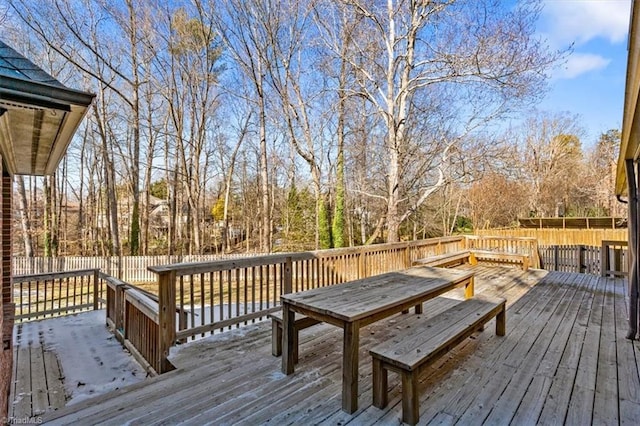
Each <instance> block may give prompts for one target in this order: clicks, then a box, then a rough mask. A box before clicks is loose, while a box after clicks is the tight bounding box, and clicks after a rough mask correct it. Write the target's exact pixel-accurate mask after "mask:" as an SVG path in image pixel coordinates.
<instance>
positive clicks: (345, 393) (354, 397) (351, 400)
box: [342, 321, 360, 414]
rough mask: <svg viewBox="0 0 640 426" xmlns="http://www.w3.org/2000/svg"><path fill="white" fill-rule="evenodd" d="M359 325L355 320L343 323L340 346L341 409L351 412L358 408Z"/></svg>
mask: <svg viewBox="0 0 640 426" xmlns="http://www.w3.org/2000/svg"><path fill="white" fill-rule="evenodd" d="M359 347H360V325H359V324H358V322H357V321H355V322H350V323H346V324H345V325H344V342H343V348H342V409H343V410H344V411H346V412H347V413H349V414H351V413H353V412H355V411H356V410H357V409H358V351H359Z"/></svg>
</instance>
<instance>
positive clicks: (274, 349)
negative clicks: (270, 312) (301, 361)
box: [271, 321, 300, 364]
mask: <svg viewBox="0 0 640 426" xmlns="http://www.w3.org/2000/svg"><path fill="white" fill-rule="evenodd" d="M299 333H300V330H298V329H297V328H296V327H294V331H293V363H294V364H297V363H298V339H299V337H298V334H299ZM271 355H273V356H280V355H282V324H281V323H279V322H278V321H272V322H271Z"/></svg>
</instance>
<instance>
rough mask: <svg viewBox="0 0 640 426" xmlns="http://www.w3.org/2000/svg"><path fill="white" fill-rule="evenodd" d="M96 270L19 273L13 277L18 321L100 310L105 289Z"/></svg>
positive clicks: (103, 300)
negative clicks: (33, 273)
mask: <svg viewBox="0 0 640 426" xmlns="http://www.w3.org/2000/svg"><path fill="white" fill-rule="evenodd" d="M98 272H99V271H98V270H97V269H82V270H76V271H67V272H58V273H51V274H35V275H17V276H14V277H13V278H12V279H13V300H14V303H15V305H16V311H15V319H16V321H27V320H35V319H43V318H50V317H54V316H59V315H66V314H70V313H77V312H82V311H87V310H91V309H100V308H101V306H102V304H103V303H104V302H105V297H106V294H105V288H104V286H103V285H102V282H101V281H100V280H99V279H98Z"/></svg>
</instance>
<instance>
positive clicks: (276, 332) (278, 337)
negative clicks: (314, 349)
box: [267, 311, 320, 363]
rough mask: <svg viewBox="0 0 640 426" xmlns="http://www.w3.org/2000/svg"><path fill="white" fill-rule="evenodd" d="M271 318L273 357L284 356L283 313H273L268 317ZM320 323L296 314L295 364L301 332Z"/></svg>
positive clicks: (294, 336)
mask: <svg viewBox="0 0 640 426" xmlns="http://www.w3.org/2000/svg"><path fill="white" fill-rule="evenodd" d="M267 316H268V317H269V318H271V354H272V355H273V356H280V355H282V332H283V325H284V320H283V318H282V311H277V312H272V313H270V314H269V315H267ZM319 322H320V321H318V320H317V319H314V318H311V317H308V316H305V315H302V314H299V313H297V312H296V314H295V320H294V322H293V329H294V333H293V338H294V342H293V362H295V363H297V362H298V333H299V331H300V330H304V329H305V328H308V327H311V326H312V325H316V324H318V323H319Z"/></svg>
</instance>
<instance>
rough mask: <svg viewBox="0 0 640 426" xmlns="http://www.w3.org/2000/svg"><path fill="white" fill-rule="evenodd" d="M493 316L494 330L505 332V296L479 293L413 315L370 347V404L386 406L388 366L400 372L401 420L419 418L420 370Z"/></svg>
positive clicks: (412, 420) (478, 328)
mask: <svg viewBox="0 0 640 426" xmlns="http://www.w3.org/2000/svg"><path fill="white" fill-rule="evenodd" d="M493 317H497V318H496V334H497V335H499V336H504V334H505V331H506V311H505V300H504V299H496V298H489V297H485V296H482V295H479V296H475V297H473V298H470V299H467V300H465V301H463V302H461V303H459V304H458V305H456V306H454V307H452V308H451V309H449V310H447V311H445V312H442V313H440V314H438V315H436V316H435V317H432V318H424V317H423V316H420V315H415V316H413V317H412V318H411V319H410V320H409V327H407V328H406V329H404V330H402V331H401V332H400V333H399V334H398V335H396V336H394V337H393V338H392V339H391V340H390V341H388V342H385V343H382V344H380V345H378V346H376V347H374V348H372V349H371V350H370V351H369V353H370V354H371V357H372V360H373V405H374V406H375V407H378V408H384V407H386V405H387V404H388V388H387V376H388V370H391V371H394V372H396V373H399V374H400V375H401V377H402V421H403V422H405V423H408V424H412V425H413V424H416V423H417V422H418V419H419V408H420V407H419V402H418V401H419V398H418V378H419V376H420V374H421V372H422V371H423V370H424V369H425V368H427V367H428V366H429V365H430V364H432V363H433V362H434V361H435V360H437V359H438V358H440V357H441V356H442V355H444V354H446V353H447V352H448V351H450V350H451V349H453V348H454V347H455V346H456V345H458V344H459V343H461V342H462V341H464V340H465V339H466V338H467V337H469V336H471V335H472V334H473V333H474V332H476V331H479V330H482V328H483V326H484V325H485V324H486V323H487V322H489V321H490V320H491V319H492V318H493Z"/></svg>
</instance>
